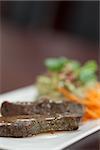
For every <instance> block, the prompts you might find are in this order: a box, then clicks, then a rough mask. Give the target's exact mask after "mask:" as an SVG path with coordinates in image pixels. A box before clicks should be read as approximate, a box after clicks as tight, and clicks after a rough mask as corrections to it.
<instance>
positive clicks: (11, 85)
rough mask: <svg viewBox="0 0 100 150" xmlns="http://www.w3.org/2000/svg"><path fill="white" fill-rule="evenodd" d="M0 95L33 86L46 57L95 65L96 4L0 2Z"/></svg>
mask: <svg viewBox="0 0 100 150" xmlns="http://www.w3.org/2000/svg"><path fill="white" fill-rule="evenodd" d="M0 12H1V13H0V18H1V23H0V41H1V42H0V44H1V46H0V93H2V92H7V91H10V90H13V89H16V88H19V87H22V86H26V85H29V84H34V82H35V78H36V76H37V75H38V74H40V73H43V72H44V71H45V68H44V66H43V61H44V59H45V58H46V57H53V56H65V57H68V58H72V59H78V60H79V61H81V62H82V63H83V62H84V61H86V60H88V59H95V60H96V61H97V62H98V63H99V1H0Z"/></svg>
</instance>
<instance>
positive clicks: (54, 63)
mask: <svg viewBox="0 0 100 150" xmlns="http://www.w3.org/2000/svg"><path fill="white" fill-rule="evenodd" d="M66 62H67V59H66V58H63V57H62V58H59V59H58V58H49V59H46V60H45V66H46V67H47V68H48V69H49V70H51V71H56V72H59V71H61V70H62V68H63V67H64V65H65V64H66Z"/></svg>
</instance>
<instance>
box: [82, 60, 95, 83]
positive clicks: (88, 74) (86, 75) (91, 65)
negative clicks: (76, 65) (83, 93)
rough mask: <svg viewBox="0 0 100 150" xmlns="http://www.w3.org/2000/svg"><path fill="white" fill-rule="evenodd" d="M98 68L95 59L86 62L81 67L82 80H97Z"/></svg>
mask: <svg viewBox="0 0 100 150" xmlns="http://www.w3.org/2000/svg"><path fill="white" fill-rule="evenodd" d="M96 70H97V64H96V62H95V61H93V60H91V61H88V62H87V63H85V64H84V66H83V67H81V68H80V77H79V78H80V80H81V81H83V82H89V81H90V80H96V75H95V73H96Z"/></svg>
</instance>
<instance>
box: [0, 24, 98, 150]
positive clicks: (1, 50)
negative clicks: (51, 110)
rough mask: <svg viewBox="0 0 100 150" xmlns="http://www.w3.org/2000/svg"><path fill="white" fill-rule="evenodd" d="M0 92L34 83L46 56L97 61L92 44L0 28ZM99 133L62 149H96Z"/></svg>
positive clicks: (51, 34)
mask: <svg viewBox="0 0 100 150" xmlns="http://www.w3.org/2000/svg"><path fill="white" fill-rule="evenodd" d="M0 33H1V36H0V38H1V40H0V41H1V47H0V57H1V58H0V70H1V72H0V93H3V92H7V91H11V90H13V89H16V88H19V87H23V86H26V85H29V84H32V83H34V81H35V78H36V76H37V75H38V74H40V73H42V72H43V71H44V70H45V68H44V67H43V65H42V64H43V60H44V59H45V58H46V57H52V56H66V57H69V58H74V59H78V60H79V61H81V62H84V61H85V60H88V59H95V60H96V61H99V56H98V54H99V49H98V45H97V44H96V43H95V42H93V41H92V42H90V41H88V40H83V39H80V38H79V37H77V38H76V37H73V36H71V35H66V34H64V33H56V32H54V31H34V30H32V29H24V30H22V29H19V28H16V27H13V26H9V25H4V24H3V25H2V27H0ZM99 134H100V132H96V133H94V134H92V135H90V136H88V137H86V138H84V139H83V140H81V141H79V142H77V143H75V144H73V145H72V146H70V147H68V148H66V150H99V149H100V147H99V144H100V139H99Z"/></svg>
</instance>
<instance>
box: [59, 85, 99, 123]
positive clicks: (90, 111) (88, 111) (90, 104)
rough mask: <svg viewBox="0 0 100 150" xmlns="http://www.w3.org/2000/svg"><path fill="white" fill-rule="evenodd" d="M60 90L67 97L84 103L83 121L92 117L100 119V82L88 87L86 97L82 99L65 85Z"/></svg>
mask: <svg viewBox="0 0 100 150" xmlns="http://www.w3.org/2000/svg"><path fill="white" fill-rule="evenodd" d="M58 91H59V92H60V93H61V94H63V95H64V97H66V98H67V99H69V100H71V101H73V102H76V103H80V104H83V105H84V106H85V113H84V116H83V121H88V120H91V119H100V83H99V82H98V83H97V84H96V86H95V87H93V88H91V89H88V90H87V91H86V94H85V96H84V98H82V99H80V98H79V97H77V96H76V95H74V94H73V93H71V92H70V91H68V90H67V89H65V88H64V87H60V88H58Z"/></svg>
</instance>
